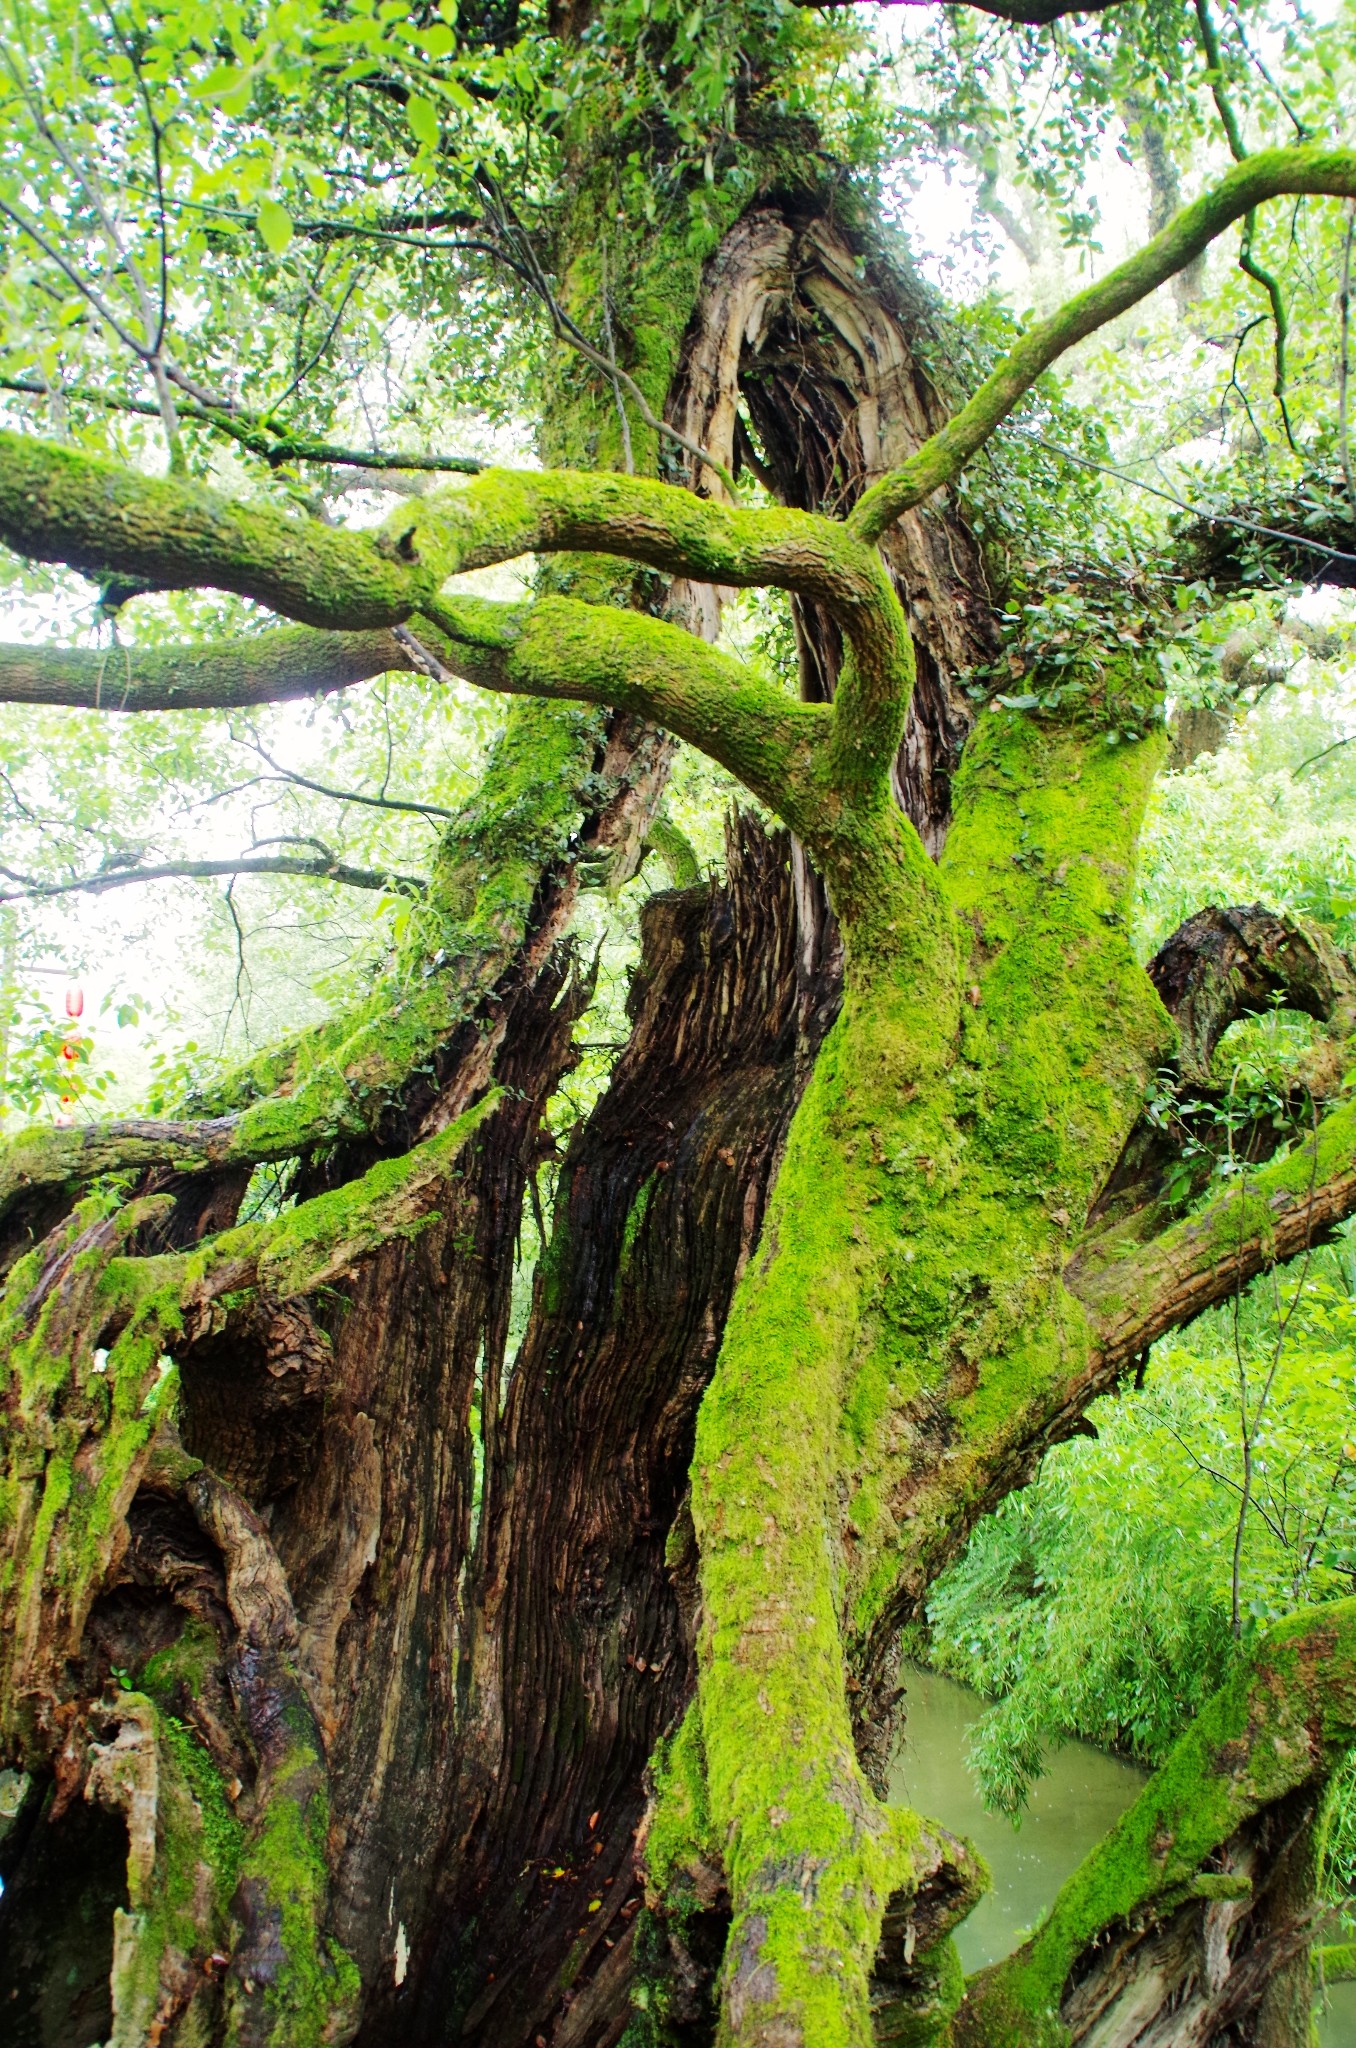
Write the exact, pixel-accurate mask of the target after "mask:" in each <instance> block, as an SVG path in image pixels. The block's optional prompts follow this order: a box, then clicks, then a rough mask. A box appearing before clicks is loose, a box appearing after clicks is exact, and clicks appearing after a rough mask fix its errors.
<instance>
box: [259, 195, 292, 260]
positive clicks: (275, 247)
mask: <svg viewBox="0 0 1356 2048" xmlns="http://www.w3.org/2000/svg"><path fill="white" fill-rule="evenodd" d="M255 224H256V226H257V227H258V229H259V234H260V237H261V238H262V240H263V244H264V247H265V248H266V249H267V250H268V251H269V253H270V255H273V256H281V255H282V252H283V250H284V249H285V248H286V247H287V245H288V243H289V242H290V241H291V239H292V216H291V214H290V213H289V212H288V211H287V208H286V207H285V206H279V204H278V202H277V200H276V199H263V200H261V201H260V202H259V212H258V214H257V215H256V217H255Z"/></svg>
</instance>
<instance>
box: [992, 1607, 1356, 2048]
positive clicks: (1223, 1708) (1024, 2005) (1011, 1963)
mask: <svg viewBox="0 0 1356 2048" xmlns="http://www.w3.org/2000/svg"><path fill="white" fill-rule="evenodd" d="M1353 1738H1356V1600H1341V1601H1334V1602H1333V1603H1332V1604H1331V1605H1330V1606H1325V1607H1309V1608H1302V1609H1301V1610H1300V1612H1299V1613H1297V1614H1294V1615H1291V1616H1289V1617H1288V1618H1287V1619H1286V1620H1285V1621H1283V1622H1280V1623H1279V1624H1278V1625H1277V1626H1276V1627H1274V1628H1272V1629H1271V1630H1269V1631H1268V1633H1267V1634H1266V1635H1265V1636H1263V1637H1262V1639H1261V1641H1260V1642H1259V1643H1258V1644H1257V1646H1256V1648H1255V1649H1253V1650H1252V1651H1251V1653H1250V1654H1249V1655H1248V1656H1247V1657H1246V1658H1245V1659H1243V1660H1242V1661H1240V1663H1239V1665H1238V1667H1237V1669H1236V1670H1235V1672H1234V1674H1233V1676H1232V1677H1231V1678H1230V1680H1229V1681H1228V1683H1227V1684H1226V1685H1225V1686H1223V1687H1222V1688H1221V1690H1220V1691H1219V1692H1218V1693H1216V1694H1215V1696H1214V1698H1213V1699H1212V1700H1210V1702H1209V1703H1208V1704H1207V1705H1206V1706H1205V1707H1204V1708H1203V1709H1202V1711H1201V1712H1200V1714H1199V1715H1198V1716H1197V1717H1196V1719H1195V1720H1194V1721H1193V1722H1192V1724H1191V1726H1190V1727H1189V1728H1188V1729H1187V1731H1186V1733H1185V1734H1184V1735H1183V1736H1182V1737H1181V1738H1180V1739H1179V1741H1178V1742H1177V1743H1176V1745H1175V1746H1174V1748H1173V1750H1172V1752H1171V1754H1170V1755H1169V1757H1168V1759H1167V1761H1166V1763H1165V1764H1164V1765H1163V1767H1162V1769H1161V1770H1159V1771H1156V1772H1155V1773H1154V1776H1153V1777H1152V1778H1151V1779H1150V1780H1149V1783H1148V1784H1147V1785H1146V1786H1145V1788H1144V1790H1143V1792H1141V1794H1140V1796H1139V1798H1138V1799H1137V1800H1136V1801H1135V1803H1134V1805H1133V1806H1132V1807H1131V1808H1130V1810H1129V1812H1128V1813H1126V1814H1124V1815H1123V1816H1122V1818H1121V1819H1120V1820H1119V1821H1118V1822H1117V1824H1116V1826H1115V1827H1114V1828H1113V1829H1112V1830H1111V1832H1110V1834H1109V1835H1107V1836H1106V1837H1104V1839H1103V1840H1102V1841H1101V1842H1099V1843H1098V1845H1097V1847H1096V1848H1095V1849H1094V1850H1093V1851H1092V1854H1091V1855H1090V1856H1089V1857H1087V1858H1086V1860H1085V1861H1084V1862H1083V1863H1082V1864H1081V1865H1080V1867H1079V1868H1078V1870H1076V1871H1075V1872H1074V1875H1073V1876H1072V1877H1071V1878H1070V1879H1069V1880H1068V1882H1067V1883H1066V1884H1065V1885H1064V1887H1063V1889H1062V1890H1061V1891H1060V1894H1059V1896H1058V1898H1057V1899H1056V1900H1055V1903H1054V1905H1053V1906H1052V1907H1051V1909H1050V1911H1049V1913H1048V1914H1047V1915H1046V1917H1045V1919H1044V1920H1043V1921H1042V1923H1041V1926H1040V1929H1039V1930H1038V1932H1037V1933H1036V1934H1034V1935H1033V1936H1032V1937H1031V1939H1030V1940H1028V1941H1027V1942H1025V1943H1024V1944H1023V1945H1022V1947H1021V1948H1019V1949H1018V1950H1017V1951H1016V1953H1015V1954H1014V1955H1012V1956H1010V1957H1009V1958H1008V1959H1007V1960H1006V1961H1005V1962H1002V1963H998V1964H995V1965H994V1966H993V1968H991V1969H989V1970H986V1971H985V1972H984V1973H983V1974H982V1975H981V1976H980V1977H979V1978H978V1979H977V1980H975V1981H973V1982H972V1984H971V1985H970V1986H969V1988H968V1991H967V1996H966V2000H965V2004H964V2006H963V2008H962V2010H961V2014H960V2015H959V2017H958V2020H957V2023H956V2039H957V2043H958V2048H981V2044H982V2048H1009V2044H1011V2048H1018V2044H1019V2043H1021V2044H1023V2048H1025V2044H1026V2043H1028V2042H1030V2041H1032V2040H1033V2039H1047V2038H1049V2035H1048V2034H1047V2032H1046V2029H1047V2028H1048V2026H1049V2023H1050V2020H1051V2019H1052V2018H1054V2017H1055V2016H1056V2015H1057V2014H1058V2012H1059V2007H1060V2003H1061V2000H1062V1997H1063V1994H1064V1990H1065V1986H1066V1985H1067V1983H1068V1980H1069V1976H1070V1972H1071V1971H1072V1970H1073V1968H1074V1966H1075V1964H1076V1963H1077V1962H1078V1961H1079V1959H1080V1957H1081V1956H1083V1955H1085V1954H1086V1953H1087V1951H1088V1950H1089V1949H1090V1948H1091V1947H1092V1946H1093V1945H1094V1944H1095V1943H1096V1942H1097V1941H1098V1939H1099V1937H1101V1936H1102V1935H1104V1934H1105V1933H1106V1932H1107V1931H1108V1930H1109V1929H1111V1928H1113V1927H1116V1928H1120V1929H1124V1928H1125V1927H1126V1925H1127V1924H1128V1923H1132V1922H1133V1921H1134V1919H1135V1918H1136V1916H1138V1915H1141V1914H1145V1913H1153V1912H1155V1911H1157V1912H1160V1913H1161V1912H1166V1911H1168V1910H1170V1909H1171V1908H1172V1907H1173V1906H1174V1905H1179V1904H1181V1903H1183V1902H1184V1901H1185V1900H1187V1899H1189V1898H1191V1897H1192V1896H1193V1895H1195V1896H1198V1897H1201V1898H1209V1897H1212V1896H1214V1897H1221V1896H1225V1897H1227V1896H1229V1893H1228V1892H1227V1890H1225V1888H1224V1887H1225V1886H1226V1885H1227V1882H1228V1880H1227V1877H1221V1875H1220V1874H1218V1873H1216V1872H1208V1871H1203V1870H1202V1866H1203V1865H1204V1864H1205V1862H1206V1859H1207V1858H1209V1857H1211V1856H1212V1855H1213V1854H1214V1853H1215V1852H1216V1851H1217V1850H1218V1849H1220V1848H1221V1847H1222V1846H1223V1845H1224V1844H1225V1843H1226V1842H1227V1841H1228V1840H1229V1839H1230V1837H1231V1836H1232V1835H1234V1834H1235V1832H1236V1831H1237V1830H1238V1829H1239V1827H1240V1826H1241V1825H1243V1823H1245V1822H1246V1821H1248V1820H1249V1819H1251V1818H1252V1816H1253V1815H1255V1814H1257V1813H1259V1812H1260V1811H1261V1810H1262V1809H1263V1808H1264V1807H1267V1806H1271V1805H1274V1804H1275V1803H1276V1802H1277V1801H1278V1800H1281V1799H1284V1798H1286V1797H1288V1796H1289V1795H1290V1794H1292V1793H1294V1792H1297V1791H1299V1790H1301V1789H1303V1788H1305V1787H1308V1786H1315V1787H1317V1786H1321V1785H1322V1784H1323V1783H1324V1782H1325V1781H1326V1779H1327V1778H1328V1776H1329V1775H1330V1774H1331V1772H1332V1771H1333V1769H1334V1768H1335V1767H1336V1765H1337V1764H1338V1763H1339V1762H1340V1761H1341V1759H1342V1757H1343V1756H1344V1755H1345V1753H1346V1751H1347V1749H1348V1748H1349V1747H1350V1745H1351V1743H1352V1741H1353Z"/></svg>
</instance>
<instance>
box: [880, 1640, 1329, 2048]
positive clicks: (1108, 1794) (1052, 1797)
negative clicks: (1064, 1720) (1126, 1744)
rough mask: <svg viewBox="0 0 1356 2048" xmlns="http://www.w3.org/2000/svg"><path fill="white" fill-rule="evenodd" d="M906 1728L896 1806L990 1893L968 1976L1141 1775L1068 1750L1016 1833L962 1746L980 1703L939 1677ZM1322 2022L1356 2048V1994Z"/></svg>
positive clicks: (977, 1918)
mask: <svg viewBox="0 0 1356 2048" xmlns="http://www.w3.org/2000/svg"><path fill="white" fill-rule="evenodd" d="M906 1690H907V1693H908V1703H909V1712H908V1725H907V1727H906V1730H905V1739H904V1743H903V1746H902V1748H901V1750H900V1752H899V1755H898V1756H897V1757H896V1759H895V1763H894V1768H893V1771H892V1773H891V1782H890V1791H891V1796H892V1798H893V1799H894V1800H895V1801H896V1802H897V1803H898V1804H899V1805H901V1806H903V1805H908V1806H912V1807H915V1808H916V1809H917V1811H918V1812H920V1813H926V1814H930V1815H931V1816H932V1818H933V1819H934V1820H939V1821H941V1823H942V1825H943V1826H944V1827H947V1828H950V1829H951V1831H952V1833H953V1834H957V1835H964V1836H966V1837H967V1839H968V1840H970V1841H971V1842H973V1843H974V1845H975V1847H976V1848H977V1849H978V1850H979V1851H980V1854H981V1855H982V1856H983V1857H984V1859H985V1861H986V1862H987V1863H988V1865H989V1868H990V1870H991V1871H992V1872H993V1889H992V1891H990V1892H989V1893H987V1894H986V1896H985V1897H984V1898H983V1899H981V1900H980V1902H979V1904H978V1905H977V1906H976V1908H975V1910H974V1912H973V1913H972V1914H971V1915H970V1917H969V1919H968V1920H965V1921H963V1922H962V1923H961V1926H960V1928H959V1930H958V1931H957V1934H956V1946H957V1948H958V1949H959V1950H960V1957H961V1962H962V1963H963V1964H964V1966H965V1968H966V1970H967V1971H970V1970H978V1969H982V1968H983V1966H984V1964H985V1963H993V1962H997V1961H998V1959H999V1958H1000V1957H1001V1956H1005V1955H1007V1954H1009V1953H1010V1951H1011V1950H1012V1949H1014V1948H1015V1947H1016V1946H1017V1943H1018V1942H1019V1941H1020V1939H1021V1938H1022V1935H1023V1934H1024V1933H1025V1931H1026V1929H1027V1928H1028V1927H1030V1925H1031V1923H1032V1922H1033V1921H1034V1920H1035V1919H1036V1917H1037V1916H1038V1914H1040V1913H1041V1912H1042V1911H1043V1909H1044V1908H1045V1907H1046V1906H1048V1905H1049V1904H1050V1902H1051V1900H1052V1899H1053V1898H1054V1896H1055V1893H1056V1892H1057V1891H1058V1890H1059V1888H1060V1886H1061V1884H1063V1882H1064V1880H1065V1878H1066V1877H1068V1876H1069V1874H1070V1873H1071V1872H1072V1871H1073V1870H1074V1869H1075V1868H1076V1867H1077V1865H1078V1864H1079V1863H1080V1862H1081V1861H1082V1859H1083V1857H1084V1856H1085V1855H1086V1854H1087V1852H1088V1850H1089V1849H1091V1848H1092V1846H1093V1844H1094V1843H1095V1842H1096V1841H1098V1840H1099V1838H1100V1837H1101V1836H1102V1835H1104V1834H1105V1833H1106V1831H1107V1829H1108V1828H1109V1827H1111V1826H1112V1824H1113V1823H1114V1822H1115V1821H1116V1820H1117V1819H1118V1818H1119V1816H1120V1815H1121V1814H1122V1813H1123V1812H1124V1811H1125V1808H1126V1807H1127V1806H1129V1804H1130V1802H1131V1800H1132V1799H1134V1797H1135V1795H1136V1793H1137V1792H1138V1791H1139V1789H1140V1786H1141V1785H1142V1784H1143V1783H1144V1777H1145V1774H1144V1772H1143V1771H1141V1770H1138V1769H1137V1768H1136V1767H1135V1765H1134V1764H1128V1763H1124V1762H1122V1761H1121V1759H1120V1758H1119V1757H1114V1756H1106V1755H1105V1754H1104V1753H1103V1752H1102V1751H1101V1750H1099V1749H1093V1748H1091V1747H1090V1746H1089V1745H1088V1744H1087V1743H1085V1742H1069V1743H1066V1744H1065V1745H1064V1747H1063V1748H1062V1749H1060V1750H1058V1751H1057V1752H1056V1753H1055V1754H1054V1755H1053V1756H1052V1757H1051V1758H1050V1759H1049V1765H1048V1768H1047V1770H1046V1772H1045V1775H1044V1777H1043V1778H1041V1779H1040V1780H1039V1782H1038V1783H1037V1784H1036V1785H1035V1786H1034V1787H1033V1789H1032V1793H1031V1799H1030V1803H1029V1805H1028V1807H1027V1810H1026V1812H1025V1814H1024V1815H1023V1817H1022V1825H1021V1827H1020V1828H1017V1829H1014V1828H1013V1826H1012V1823H1011V1822H1010V1821H1008V1820H1006V1819H1004V1817H1003V1815H1002V1814H993V1813H986V1812H985V1810H984V1807H983V1805H982V1803H981V1801H980V1797H979V1793H978V1792H977V1790H976V1789H975V1782H974V1779H973V1778H972V1777H971V1775H970V1772H969V1770H968V1768H967V1766H966V1763H965V1736H966V1731H967V1730H968V1729H969V1727H970V1724H971V1722H972V1721H975V1720H977V1719H978V1717H979V1715H980V1714H982V1713H983V1711H984V1702H983V1701H982V1700H981V1699H980V1698H979V1697H978V1696H977V1695H976V1694H975V1693H972V1692H970V1691H969V1690H968V1689H967V1688H966V1687H965V1686H963V1685H957V1684H956V1683H955V1682H954V1681H953V1680H952V1679H949V1678H942V1677H940V1676H939V1675H938V1674H937V1673H936V1672H933V1671H918V1670H911V1671H910V1672H909V1673H908V1675H907V1679H906ZM1329 1999H1330V2006H1329V2010H1328V2011H1327V2012H1326V2013H1325V2014H1324V2015H1323V2017H1322V2018H1321V2020H1320V2022H1319V2039H1320V2041H1321V2043H1322V2048H1356V1984H1339V1985H1336V1986H1334V1988H1333V1990H1332V1991H1331V1992H1330V1993H1329Z"/></svg>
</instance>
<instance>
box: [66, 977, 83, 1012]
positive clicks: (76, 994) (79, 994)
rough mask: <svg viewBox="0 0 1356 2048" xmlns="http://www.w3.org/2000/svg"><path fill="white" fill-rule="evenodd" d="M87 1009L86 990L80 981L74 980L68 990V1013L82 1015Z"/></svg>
mask: <svg viewBox="0 0 1356 2048" xmlns="http://www.w3.org/2000/svg"><path fill="white" fill-rule="evenodd" d="M84 1011H85V991H84V990H83V989H82V988H81V986H80V984H79V982H78V981H73V982H72V983H71V985H70V987H69V988H68V989H67V991H66V1015H67V1016H68V1017H81V1016H83V1015H84Z"/></svg>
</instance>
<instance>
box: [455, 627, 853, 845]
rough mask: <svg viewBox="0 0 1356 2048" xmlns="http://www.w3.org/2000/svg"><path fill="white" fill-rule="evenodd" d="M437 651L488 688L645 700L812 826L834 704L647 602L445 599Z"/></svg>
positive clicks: (645, 706) (643, 707)
mask: <svg viewBox="0 0 1356 2048" xmlns="http://www.w3.org/2000/svg"><path fill="white" fill-rule="evenodd" d="M429 609H430V615H431V616H432V617H434V618H435V619H436V620H437V623H438V625H439V626H440V627H441V628H442V632H443V634H445V635H446V636H447V638H446V639H445V640H443V639H441V637H440V639H439V644H438V654H439V658H440V659H442V660H444V661H445V662H446V663H447V664H448V665H449V668H450V671H451V672H452V673H454V674H456V675H458V676H461V677H463V678H464V679H465V680H466V681H467V682H470V683H475V684H478V685H479V686H480V688H482V689H486V690H498V691H505V692H508V693H509V694H513V695H521V696H528V697H564V698H567V699H568V698H575V699H582V700H583V701H585V702H589V703H595V704H607V705H610V706H612V707H614V708H615V709H617V710H619V711H637V712H639V713H640V714H641V715H642V716H643V717H645V718H649V719H653V720H654V721H655V722H656V723H657V724H660V725H663V726H665V727H667V728H668V729H669V731H671V732H675V733H677V734H678V735H679V737H680V738H682V739H687V740H691V741H692V742H693V744H694V745H697V746H700V747H703V748H704V749H705V750H706V751H707V752H708V753H709V754H710V755H711V756H712V757H713V758H714V759H715V760H718V761H719V762H720V763H721V765H722V766H723V767H726V768H728V769H729V770H730V772H731V774H733V775H737V776H738V777H739V778H740V780H741V781H742V782H743V783H744V784H745V785H746V786H747V787H748V788H749V789H751V790H752V791H753V792H754V794H755V795H757V796H758V797H760V798H761V800H762V801H763V802H764V803H766V804H768V805H770V806H771V807H772V808H774V809H776V810H777V811H778V812H779V813H780V814H781V815H782V816H783V817H785V818H786V821H787V823H788V824H791V825H792V826H793V829H795V830H797V831H803V830H809V831H813V829H814V825H815V823H816V820H815V818H814V815H813V810H812V808H811V805H810V803H809V801H808V799H809V797H810V790H811V782H812V778H813V773H814V767H815V760H816V756H817V754H818V753H819V752H820V750H821V748H823V747H824V745H825V743H826V742H827V741H828V740H829V738H830V735H831V732H832V728H833V713H832V711H831V710H830V708H829V706H828V705H825V704H801V703H797V702H796V701H795V700H794V699H792V698H790V697H786V696H784V695H782V693H781V692H780V691H778V690H774V689H772V688H770V687H769V686H768V685H767V684H765V683H763V682H760V681H759V680H758V679H757V678H756V677H754V676H752V675H751V674H750V672H749V671H748V669H746V668H745V667H744V666H743V664H742V663H741V662H738V661H736V660H734V659H733V658H732V657H731V656H729V655H727V654H722V653H721V652H720V651H719V650H718V649H717V648H714V647H710V646H708V645H707V644H706V643H705V642H704V641H701V640H698V639H697V638H695V636H694V635H692V634H691V633H687V632H684V631H683V630H682V629H681V628H680V627H677V626H672V625H669V624H668V623H667V622H665V621H664V620H661V619H652V618H649V617H647V616H646V615H645V614H644V613H642V612H633V611H624V610H620V609H613V608H611V607H603V606H598V605H590V604H582V603H580V602H579V601H578V600H576V599H573V598H566V597H546V598H540V599H538V600H537V602H536V603H534V604H504V603H497V602H494V601H493V600H490V599H484V598H444V599H442V600H439V601H438V602H436V603H435V604H433V605H431V606H430V608H429Z"/></svg>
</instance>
